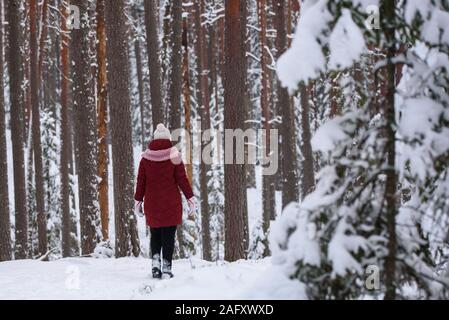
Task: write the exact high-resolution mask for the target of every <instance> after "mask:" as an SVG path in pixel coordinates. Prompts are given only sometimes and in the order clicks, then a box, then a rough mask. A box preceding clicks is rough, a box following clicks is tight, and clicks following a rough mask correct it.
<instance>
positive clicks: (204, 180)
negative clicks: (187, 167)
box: [194, 0, 212, 261]
mask: <svg viewBox="0 0 449 320" xmlns="http://www.w3.org/2000/svg"><path fill="white" fill-rule="evenodd" d="M194 10H195V29H196V36H197V37H196V51H197V59H198V60H197V74H198V83H199V88H198V90H197V101H198V114H199V116H200V119H201V133H202V137H201V152H202V151H203V150H204V147H205V146H206V145H207V143H208V140H209V138H210V135H206V134H205V133H206V130H209V129H210V96H209V70H208V65H207V57H206V54H207V52H206V28H205V27H204V26H203V25H202V21H201V20H202V19H201V16H202V14H203V13H204V0H195V2H194ZM209 170H210V166H209V165H207V164H206V163H205V162H204V161H203V159H202V157H201V160H200V198H201V227H202V233H201V236H202V245H203V259H204V260H207V261H211V260H212V245H211V237H210V208H209V198H208V194H209V192H208V186H207V185H208V181H209V179H208V176H207V173H208V172H209Z"/></svg>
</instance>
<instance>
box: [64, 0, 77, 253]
mask: <svg viewBox="0 0 449 320" xmlns="http://www.w3.org/2000/svg"><path fill="white" fill-rule="evenodd" d="M68 2H69V0H63V2H62V3H61V8H60V11H61V12H62V17H61V26H60V28H61V58H60V60H61V129H60V130H61V158H60V159H61V161H60V178H61V212H62V256H63V257H71V256H74V255H75V254H76V251H77V246H76V242H75V241H76V239H74V237H72V230H73V229H76V225H75V223H74V221H73V219H72V216H71V213H70V176H69V174H70V162H71V160H70V159H71V158H72V154H71V136H72V135H71V132H70V131H71V127H70V125H69V118H70V117H69V113H70V110H69V87H70V83H69V81H70V63H69V42H70V38H69V36H68V34H67V31H68V30H67V24H66V20H67V16H68V12H67V10H68V9H67V6H68Z"/></svg>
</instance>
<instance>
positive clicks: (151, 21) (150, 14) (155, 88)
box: [145, 0, 164, 130]
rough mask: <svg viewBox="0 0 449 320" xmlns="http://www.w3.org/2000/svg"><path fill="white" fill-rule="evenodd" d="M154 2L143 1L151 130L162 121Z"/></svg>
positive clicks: (149, 0)
mask: <svg viewBox="0 0 449 320" xmlns="http://www.w3.org/2000/svg"><path fill="white" fill-rule="evenodd" d="M154 1H155V0H145V26H146V32H147V52H148V63H149V68H150V95H151V111H152V118H153V129H154V130H156V126H157V124H158V123H161V122H163V121H164V114H163V110H164V108H163V105H162V89H161V62H160V60H159V41H158V26H157V20H156V15H157V6H156V4H155V2H154Z"/></svg>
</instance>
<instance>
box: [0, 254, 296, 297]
mask: <svg viewBox="0 0 449 320" xmlns="http://www.w3.org/2000/svg"><path fill="white" fill-rule="evenodd" d="M271 268H272V267H271V262H270V259H269V258H268V259H264V260H258V261H254V260H252V261H243V260H242V261H237V262H234V263H225V262H219V263H211V262H205V261H202V260H199V259H191V260H188V259H184V260H176V261H175V262H174V266H173V272H174V273H175V277H174V278H173V279H170V280H154V279H152V278H151V274H150V273H151V272H150V261H149V260H148V259H143V258H122V259H93V258H69V259H60V260H56V261H51V262H41V261H35V260H34V261H33V260H22V261H11V262H2V263H0V299H139V300H140V299H188V300H195V299H262V298H275V299H276V298H278V299H279V298H285V299H295V298H301V287H297V284H299V283H297V284H295V283H294V282H292V281H290V280H287V279H286V278H285V279H284V281H285V282H284V283H283V282H282V281H279V280H278V279H273V277H274V278H279V274H276V273H275V274H273V273H272V272H271ZM268 274H271V275H270V276H268ZM268 277H270V279H268ZM273 280H275V281H276V282H277V284H278V289H276V288H273V283H272V281H273ZM287 282H288V283H289V284H290V285H286V283H287ZM265 286H266V287H265Z"/></svg>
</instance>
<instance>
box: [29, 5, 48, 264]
mask: <svg viewBox="0 0 449 320" xmlns="http://www.w3.org/2000/svg"><path fill="white" fill-rule="evenodd" d="M37 45H38V43H37V0H30V71H31V72H30V78H31V79H30V86H31V112H32V131H33V139H32V140H33V154H34V180H35V192H36V211H37V230H38V240H39V245H38V253H37V254H38V255H39V256H42V255H44V254H45V253H46V252H47V214H46V212H45V189H44V176H43V163H42V143H41V124H40V110H39V87H40V86H39V78H40V70H39V61H38V47H37Z"/></svg>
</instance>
